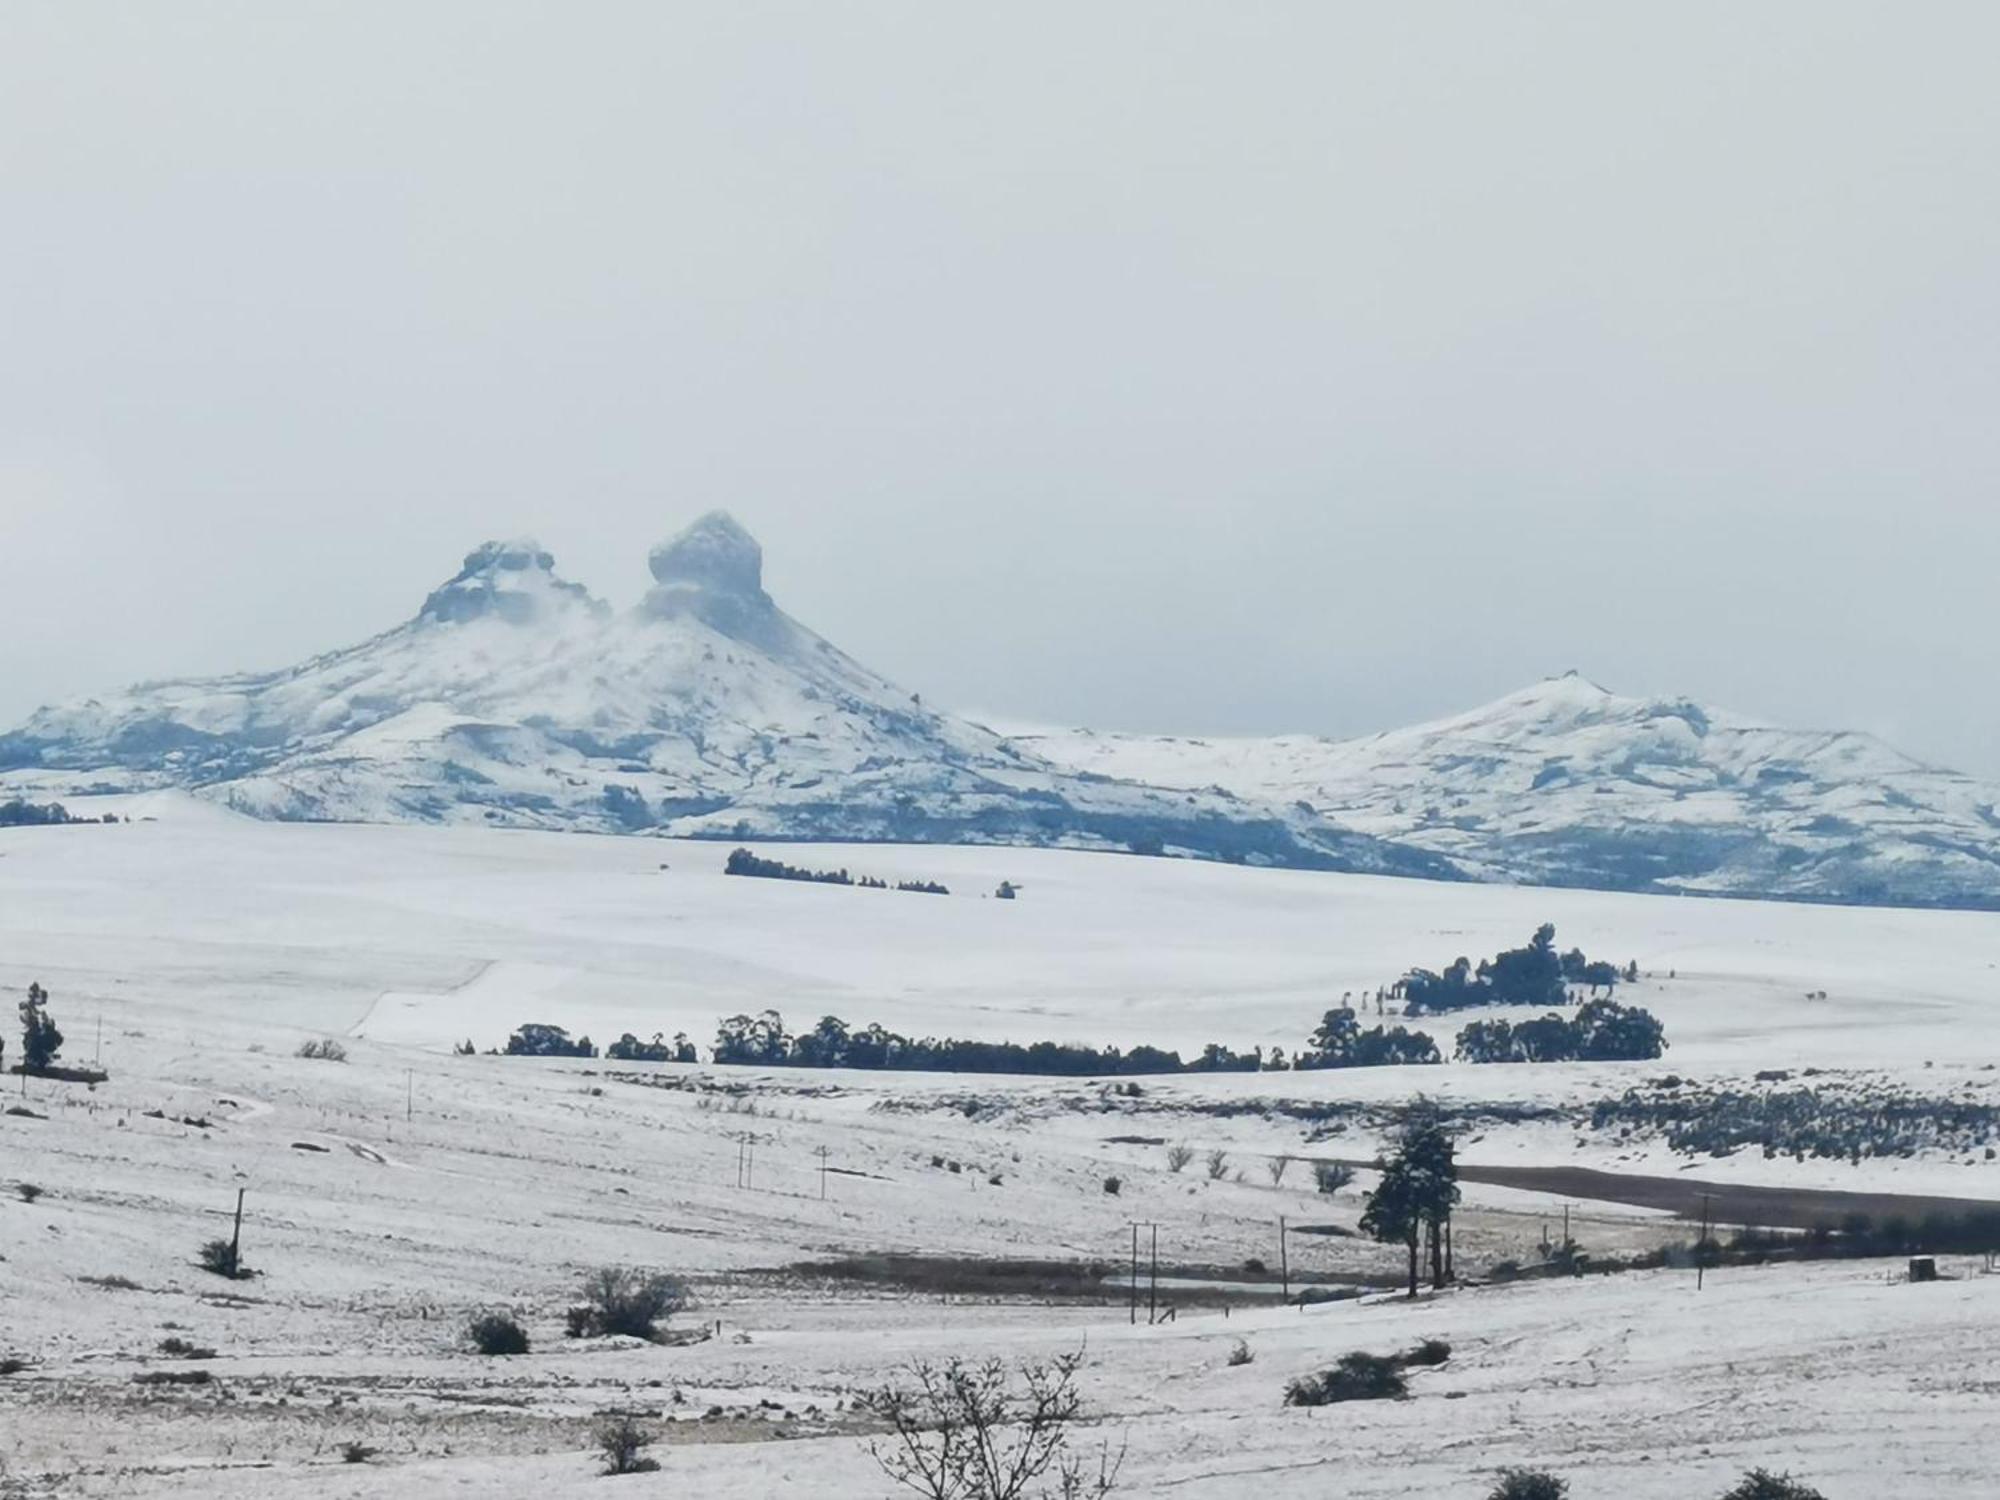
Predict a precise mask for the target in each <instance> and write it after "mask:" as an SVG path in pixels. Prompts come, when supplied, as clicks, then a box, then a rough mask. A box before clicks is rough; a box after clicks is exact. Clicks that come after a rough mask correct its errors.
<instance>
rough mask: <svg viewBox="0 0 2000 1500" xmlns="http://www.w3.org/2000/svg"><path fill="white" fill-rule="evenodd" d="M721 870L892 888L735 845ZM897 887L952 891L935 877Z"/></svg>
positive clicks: (878, 881) (759, 876)
mask: <svg viewBox="0 0 2000 1500" xmlns="http://www.w3.org/2000/svg"><path fill="white" fill-rule="evenodd" d="M722 873H723V874H725V875H749V876H754V877H755V878H757V879H759V880H803V881H806V882H808V883H809V884H812V885H851V886H858V887H860V888H861V889H862V890H870V891H886V890H888V889H889V882H888V881H886V880H881V879H878V878H877V877H875V876H873V875H863V876H861V877H860V878H859V879H858V880H857V879H856V878H855V877H854V876H852V875H850V874H848V873H847V871H846V869H845V868H842V869H838V870H808V869H806V868H805V867H804V866H803V865H788V864H786V863H785V862H784V861H783V860H781V859H765V858H763V857H762V856H761V855H756V854H752V853H751V852H750V851H749V850H748V849H732V850H731V851H730V854H729V858H728V859H727V860H726V861H724V863H723V866H722ZM895 888H896V889H897V890H899V891H916V892H918V893H920V894H922V895H926V896H949V895H950V894H951V891H950V890H949V889H948V888H947V887H945V886H943V885H940V884H939V883H938V882H937V881H935V880H899V881H897V882H896V887H895ZM1007 894H1008V899H1011V898H1012V896H1013V892H1012V890H1011V889H1009V891H1008V893H1007Z"/></svg>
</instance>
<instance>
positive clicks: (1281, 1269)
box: [1278, 1214, 1292, 1302]
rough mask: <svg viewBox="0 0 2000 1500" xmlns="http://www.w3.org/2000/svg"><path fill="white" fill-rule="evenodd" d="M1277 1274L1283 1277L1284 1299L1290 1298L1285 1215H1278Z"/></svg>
mask: <svg viewBox="0 0 2000 1500" xmlns="http://www.w3.org/2000/svg"><path fill="white" fill-rule="evenodd" d="M1278 1274H1279V1275H1281V1276H1283V1277H1284V1278H1285V1300H1286V1301H1287V1302H1289V1301H1291V1300H1292V1258H1291V1252H1290V1251H1289V1250H1288V1249H1287V1248H1286V1246H1285V1216H1284V1215H1283V1214H1279V1215H1278Z"/></svg>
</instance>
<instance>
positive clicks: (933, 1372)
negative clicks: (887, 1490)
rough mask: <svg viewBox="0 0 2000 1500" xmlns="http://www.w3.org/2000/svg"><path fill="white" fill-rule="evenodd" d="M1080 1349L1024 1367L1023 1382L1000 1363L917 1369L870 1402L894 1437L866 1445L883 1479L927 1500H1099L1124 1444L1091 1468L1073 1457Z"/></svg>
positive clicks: (1114, 1476) (1111, 1482)
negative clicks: (1071, 1444) (1072, 1430)
mask: <svg viewBox="0 0 2000 1500" xmlns="http://www.w3.org/2000/svg"><path fill="white" fill-rule="evenodd" d="M1082 1363H1083V1352H1082V1351H1081V1350H1078V1351H1076V1352H1075V1353H1071V1354H1063V1355H1058V1356H1057V1357H1056V1358H1055V1359H1053V1360H1050V1361H1049V1362H1047V1363H1046V1364H1043V1363H1031V1364H1026V1365H1023V1366H1022V1367H1021V1369H1020V1372H1019V1379H1018V1381H1014V1380H1012V1379H1010V1377H1009V1374H1008V1371H1007V1368H1006V1366H1004V1365H1003V1364H1001V1363H1000V1361H999V1360H997V1359H989V1360H987V1361H985V1362H984V1363H982V1364H976V1365H970V1364H967V1363H966V1362H965V1361H963V1360H961V1359H952V1360H950V1361H948V1362H947V1363H945V1364H943V1365H934V1364H929V1363H924V1362H919V1363H917V1364H914V1365H912V1366H910V1368H909V1372H908V1374H909V1383H908V1384H904V1385H888V1386H884V1387H883V1388H882V1389H881V1390H879V1391H876V1392H875V1393H873V1394H872V1395H871V1396H869V1397H868V1398H867V1404H868V1406H869V1408H870V1409H871V1410H872V1411H873V1412H874V1413H875V1414H876V1415H877V1416H879V1417H880V1418H882V1420H883V1421H885V1422H887V1423H888V1424H889V1427H890V1430H891V1433H892V1434H893V1440H884V1441H882V1442H878V1443H870V1444H869V1445H868V1451H869V1452H870V1453H871V1454H872V1455H873V1456H874V1459H875V1462H876V1464H877V1465H879V1466H880V1467H881V1470H882V1472H883V1473H884V1474H886V1475H888V1476H889V1478H891V1479H892V1480H894V1481H895V1482H896V1483H897V1484H899V1485H901V1486H902V1487H903V1488H905V1489H907V1490H911V1491H913V1492H915V1493H916V1494H919V1495H922V1496H925V1497H926V1500H1102V1497H1103V1496H1105V1495H1108V1494H1110V1493H1111V1491H1112V1489H1113V1487H1114V1486H1115V1485H1116V1484H1117V1482H1118V1471H1119V1469H1120V1468H1121V1467H1122V1466H1123V1465H1124V1462H1125V1450H1124V1448H1123V1447H1122V1446H1121V1447H1120V1448H1119V1450H1118V1451H1117V1452H1116V1453H1113V1452H1112V1451H1111V1449H1110V1447H1109V1445H1106V1446H1105V1447H1103V1448H1101V1449H1100V1450H1099V1452H1098V1454H1097V1458H1096V1462H1095V1463H1092V1462H1090V1461H1089V1460H1087V1459H1086V1458H1084V1457H1082V1456H1081V1455H1078V1454H1075V1453H1072V1452H1071V1451H1070V1450H1069V1430H1070V1428H1071V1427H1073V1426H1074V1425H1076V1423H1077V1422H1078V1421H1079V1420H1080V1411H1081V1407H1082V1400H1081V1398H1080V1397H1079V1396H1078V1394H1077V1389H1076V1372H1077V1370H1078V1368H1079V1367H1080V1366H1081V1365H1082Z"/></svg>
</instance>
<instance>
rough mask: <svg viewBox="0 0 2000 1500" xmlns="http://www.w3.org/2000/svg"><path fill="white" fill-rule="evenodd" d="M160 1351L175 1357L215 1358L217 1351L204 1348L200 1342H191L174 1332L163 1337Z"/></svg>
mask: <svg viewBox="0 0 2000 1500" xmlns="http://www.w3.org/2000/svg"><path fill="white" fill-rule="evenodd" d="M160 1353H162V1354H165V1355H170V1356H171V1357H173V1358H174V1359H214V1358H215V1351H214V1350H213V1349H206V1348H203V1347H202V1346H201V1345H200V1344H193V1343H189V1342H188V1341H187V1340H186V1339H184V1338H182V1337H181V1336H180V1335H179V1334H173V1335H172V1336H170V1337H168V1338H163V1339H161V1340H160Z"/></svg>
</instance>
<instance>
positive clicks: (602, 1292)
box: [569, 1266, 688, 1339]
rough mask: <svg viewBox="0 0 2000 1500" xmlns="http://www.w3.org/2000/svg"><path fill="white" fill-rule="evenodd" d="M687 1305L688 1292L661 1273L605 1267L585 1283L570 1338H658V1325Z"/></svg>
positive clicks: (572, 1314)
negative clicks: (616, 1335) (612, 1336)
mask: <svg viewBox="0 0 2000 1500" xmlns="http://www.w3.org/2000/svg"><path fill="white" fill-rule="evenodd" d="M687 1304H688V1294H687V1288H686V1287H685V1286H683V1285H682V1284H681V1283H680V1282H679V1281H676V1280H675V1279H674V1278H673V1277H671V1276H668V1275H665V1274H663V1273H662V1272H659V1271H641V1270H636V1269H634V1268H632V1267H630V1266H604V1267H601V1268H600V1269H598V1270H596V1271H593V1272H591V1274H590V1275H589V1276H588V1277H586V1278H585V1280H584V1283H583V1295H582V1300H581V1302H580V1303H579V1304H578V1305H577V1306H575V1307H573V1308H571V1309H570V1315H569V1333H570V1337H571V1338H602V1337H605V1336H606V1335H609V1334H623V1335H625V1336H626V1337H627V1338H635V1339H651V1338H657V1337H658V1336H659V1331H660V1330H659V1328H658V1326H657V1325H658V1324H659V1322H660V1320H661V1319H663V1318H670V1317H672V1316H673V1315H674V1314H675V1313H677V1312H679V1311H680V1310H681V1309H682V1308H684V1307H686V1306H687Z"/></svg>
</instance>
